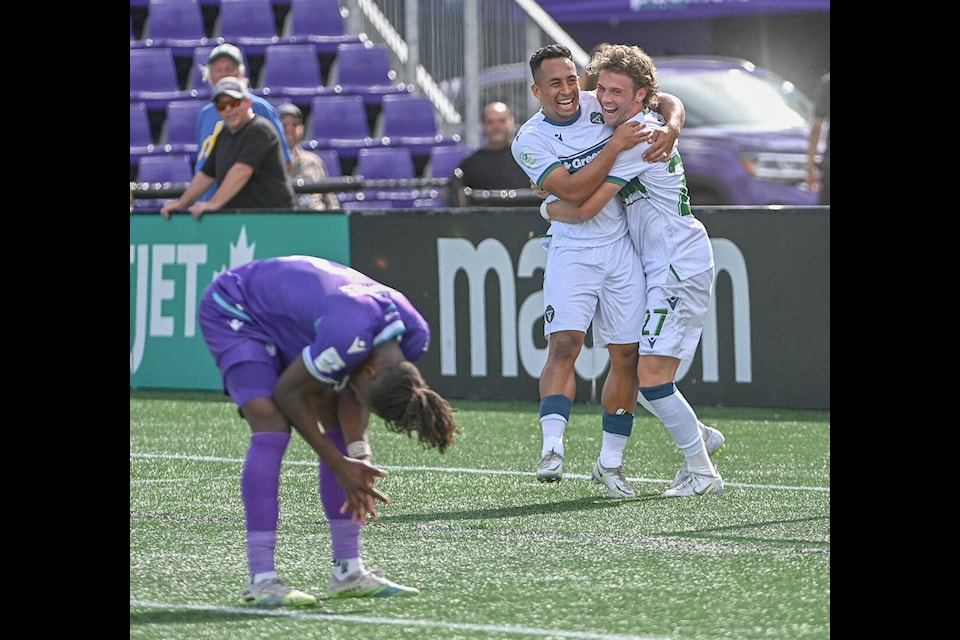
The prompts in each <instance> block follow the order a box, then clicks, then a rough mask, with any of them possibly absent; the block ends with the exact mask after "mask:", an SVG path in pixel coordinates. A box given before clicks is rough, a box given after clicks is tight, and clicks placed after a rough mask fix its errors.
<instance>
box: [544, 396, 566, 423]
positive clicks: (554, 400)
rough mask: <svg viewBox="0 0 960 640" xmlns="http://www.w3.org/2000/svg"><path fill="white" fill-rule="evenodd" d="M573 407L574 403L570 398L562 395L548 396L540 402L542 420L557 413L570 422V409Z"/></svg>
mask: <svg viewBox="0 0 960 640" xmlns="http://www.w3.org/2000/svg"><path fill="white" fill-rule="evenodd" d="M572 406H573V402H571V401H570V398H568V397H567V396H565V395H563V394H562V393H557V394H554V395H552V396H547V397H546V398H544V399H543V400H541V401H540V417H541V418H542V417H543V416H548V415H550V414H551V413H556V414H559V415H561V416H563V417H564V418H566V419H567V420H569V419H570V407H572Z"/></svg>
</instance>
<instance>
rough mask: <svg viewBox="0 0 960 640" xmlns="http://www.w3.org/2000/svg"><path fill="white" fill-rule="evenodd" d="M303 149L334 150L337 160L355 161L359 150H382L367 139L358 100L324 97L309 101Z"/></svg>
mask: <svg viewBox="0 0 960 640" xmlns="http://www.w3.org/2000/svg"><path fill="white" fill-rule="evenodd" d="M307 131H308V134H307V135H308V138H307V140H306V147H307V148H309V149H311V150H314V151H316V150H318V149H336V151H337V153H338V155H339V156H340V158H341V159H355V158H356V157H357V153H358V152H359V151H360V150H361V149H367V148H370V147H380V146H383V145H382V144H381V142H380V141H379V140H376V139H374V138H372V137H370V128H369V126H368V124H367V112H366V109H365V108H364V104H363V98H361V97H360V96H342V95H326V96H317V97H316V98H313V100H311V101H310V126H309V127H308V129H307Z"/></svg>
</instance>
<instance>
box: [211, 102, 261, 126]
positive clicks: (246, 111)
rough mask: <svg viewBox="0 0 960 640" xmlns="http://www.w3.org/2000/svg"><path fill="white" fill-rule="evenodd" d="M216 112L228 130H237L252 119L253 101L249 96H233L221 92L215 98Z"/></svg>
mask: <svg viewBox="0 0 960 640" xmlns="http://www.w3.org/2000/svg"><path fill="white" fill-rule="evenodd" d="M216 105H217V112H218V113H219V114H220V117H221V118H222V119H223V123H224V124H225V125H226V126H227V128H228V129H230V131H237V130H238V129H240V127H242V126H243V125H245V124H246V123H248V122H249V121H250V120H253V109H252V107H253V102H252V101H251V100H250V98H234V97H233V96H230V95H227V94H223V95H221V96H218V97H217V100H216Z"/></svg>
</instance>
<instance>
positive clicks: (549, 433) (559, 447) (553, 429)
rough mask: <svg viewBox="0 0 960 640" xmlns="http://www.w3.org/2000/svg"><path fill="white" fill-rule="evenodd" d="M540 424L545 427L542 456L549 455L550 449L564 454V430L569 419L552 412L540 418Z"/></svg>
mask: <svg viewBox="0 0 960 640" xmlns="http://www.w3.org/2000/svg"><path fill="white" fill-rule="evenodd" d="M540 426H541V427H542V428H543V447H542V449H541V450H540V456H541V457H542V456H545V455H547V452H548V451H550V449H553V450H554V451H556V452H557V453H559V454H560V455H563V430H564V429H565V428H566V426H567V421H566V420H564V419H563V417H562V416H560V415H558V414H555V413H552V414H550V415H547V416H543V417H542V418H540Z"/></svg>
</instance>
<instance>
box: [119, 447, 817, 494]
mask: <svg viewBox="0 0 960 640" xmlns="http://www.w3.org/2000/svg"><path fill="white" fill-rule="evenodd" d="M130 457H131V458H153V459H163V460H191V461H196V462H226V463H231V464H243V459H242V458H217V457H212V456H185V455H170V454H160V453H131V454H130ZM283 464H285V465H294V466H309V467H316V466H317V464H318V463H317V461H316V460H306V461H301V460H284V461H283ZM378 466H382V467H383V468H384V469H386V470H387V471H433V472H435V473H474V474H479V475H488V476H533V475H534V472H533V471H498V470H491V469H458V468H456V467H391V466H386V465H378ZM231 477H232V476H231ZM563 477H564V478H577V479H580V480H584V479H589V478H590V476H589V475H588V474H584V473H567V472H565V473H564V474H563ZM210 479H211V478H194V480H210ZM627 480H629V481H630V482H653V483H656V484H664V483H669V482H670V481H671V480H673V478H670V479H668V480H664V479H663V478H637V477H633V476H628V477H627ZM151 482H158V481H155V480H136V481H131V482H130V484H148V483H151ZM159 482H169V480H165V481H159ZM723 486H725V487H743V488H748V489H781V490H786V491H822V492H825V493H829V492H830V487H796V486H790V485H783V484H747V483H740V482H730V481H728V480H727V479H726V478H724V480H723Z"/></svg>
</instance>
